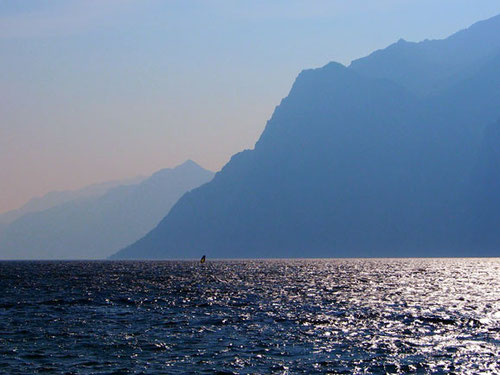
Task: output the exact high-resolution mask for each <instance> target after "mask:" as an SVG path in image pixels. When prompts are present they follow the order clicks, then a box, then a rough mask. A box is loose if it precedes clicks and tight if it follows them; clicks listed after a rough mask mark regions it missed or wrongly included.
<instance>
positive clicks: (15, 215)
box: [0, 177, 144, 226]
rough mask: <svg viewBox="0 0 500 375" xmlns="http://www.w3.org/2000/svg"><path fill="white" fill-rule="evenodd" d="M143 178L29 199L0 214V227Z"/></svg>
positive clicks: (94, 185)
mask: <svg viewBox="0 0 500 375" xmlns="http://www.w3.org/2000/svg"><path fill="white" fill-rule="evenodd" d="M143 179H144V177H134V178H129V179H124V180H116V181H108V182H103V183H99V184H92V185H89V186H86V187H84V188H82V189H78V190H63V191H51V192H49V193H47V194H45V195H44V196H42V197H36V198H32V199H30V200H29V201H28V202H26V203H25V204H24V205H22V206H21V207H19V208H18V209H15V210H11V211H7V212H5V213H3V214H0V225H5V226H7V225H8V224H10V223H12V222H13V221H15V220H17V219H19V218H20V217H21V216H24V215H26V214H29V213H32V212H39V211H44V210H47V209H49V208H52V207H55V206H59V205H61V204H64V203H66V202H69V201H74V200H77V199H86V198H96V197H99V196H101V195H104V194H105V193H106V192H107V191H109V190H110V189H112V188H114V187H117V186H120V185H133V184H138V183H139V182H141V181H142V180H143Z"/></svg>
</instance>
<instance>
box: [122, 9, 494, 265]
mask: <svg viewBox="0 0 500 375" xmlns="http://www.w3.org/2000/svg"><path fill="white" fill-rule="evenodd" d="M499 25H500V17H495V18H493V19H491V20H488V21H485V22H482V23H480V24H478V25H476V26H472V27H470V28H469V29H467V30H464V31H462V32H459V33H457V34H455V35H453V36H452V37H450V38H448V39H446V40H443V41H439V42H438V41H435V42H434V41H433V42H422V43H420V44H413V43H412V44H407V43H405V42H400V43H398V44H401V46H397V45H393V46H390V47H389V48H388V49H387V50H384V51H379V52H377V53H376V54H374V55H371V56H369V57H367V58H365V59H362V60H360V61H359V62H357V63H353V64H351V66H350V67H345V66H343V65H341V64H337V63H330V64H327V65H326V66H324V67H322V68H319V69H310V70H305V71H303V72H302V73H300V75H299V76H298V77H297V79H296V81H295V83H294V85H293V87H292V89H291V91H290V93H289V95H288V96H287V97H286V98H285V99H283V100H282V102H281V103H280V105H279V106H278V107H277V108H276V110H275V111H274V113H273V115H272V117H271V119H270V120H269V121H268V123H267V125H266V128H265V130H264V132H263V134H262V135H261V137H260V139H259V140H258V142H257V143H256V146H255V148H254V150H246V151H244V152H241V153H239V154H237V155H235V156H233V158H232V159H231V161H230V162H229V163H228V164H227V165H226V166H225V167H224V168H223V169H222V170H221V172H219V173H218V174H217V175H216V176H215V178H214V179H213V181H212V182H211V183H209V184H206V185H204V186H202V187H200V188H198V189H196V190H193V191H191V192H190V193H188V194H185V195H184V196H183V197H182V198H181V199H180V200H179V201H178V202H177V204H176V205H175V206H174V207H173V208H172V210H171V211H170V213H169V214H168V215H167V216H166V217H165V218H164V219H163V220H162V221H161V222H160V223H159V225H158V226H157V227H156V228H155V229H154V230H153V231H151V232H150V233H148V234H147V235H146V236H145V237H144V238H142V239H140V240H139V241H137V242H136V243H134V244H132V245H130V246H128V247H127V248H125V249H123V250H122V251H120V252H118V253H117V254H116V255H115V257H116V258H197V257H198V256H199V254H200V253H206V254H208V255H209V256H211V257H221V258H238V257H308V256H314V257H330V256H353V257H358V256H453V255H461V256H462V255H481V254H482V253H481V249H474V248H473V242H470V244H471V245H470V246H469V247H468V248H467V249H463V248H461V247H460V244H461V243H462V242H463V241H464V238H465V236H464V231H463V229H464V228H463V226H461V220H463V215H462V213H461V211H460V208H459V206H460V204H459V203H460V199H461V198H462V197H463V196H464V191H465V190H466V189H467V186H470V181H473V183H474V182H476V181H474V180H472V179H473V178H474V177H473V174H472V173H473V170H474V169H475V168H476V167H475V166H476V165H477V163H478V160H480V154H481V152H482V151H481V150H482V148H483V147H484V142H482V141H481V140H482V138H483V134H484V131H485V129H486V128H487V127H488V126H489V125H490V124H491V123H492V122H493V121H494V120H496V119H498V118H500V105H499V104H500V95H499V94H500V85H497V83H498V82H499V79H500V64H497V61H498V60H497V58H498V56H500V53H497V52H500V50H498V51H497V49H496V48H497V46H500V33H496V34H489V33H487V32H486V31H485V30H488V32H489V31H490V30H496V29H497V28H498V27H499ZM485 34H487V35H485ZM479 36H481V37H482V38H488V41H490V39H493V41H491V42H488V43H486V44H487V46H488V48H483V47H477V46H475V45H474V46H472V45H470V46H469V45H468V43H472V44H476V43H477V39H478V37H479ZM428 46H432V48H430V47H428ZM434 46H437V47H434ZM432 50H435V51H444V52H443V53H442V54H441V55H440V56H438V57H439V58H436V59H435V61H432V64H430V65H429V62H428V59H427V57H428V56H430V55H432V53H430V52H429V51H432ZM401 51H406V52H405V53H401ZM408 51H409V52H408ZM422 51H424V52H425V53H423V52H422ZM450 51H451V52H450ZM464 51H472V52H471V54H472V53H475V55H474V54H472V55H471V54H468V53H465V52H464ZM495 51H497V52H495ZM451 55H453V56H455V57H456V59H457V60H460V59H462V60H460V61H454V62H453V64H454V67H455V68H454V69H450V66H449V65H447V64H445V63H446V61H447V59H448V57H449V56H451ZM408 56H410V57H411V58H410V59H406V60H405V59H403V57H408ZM422 56H423V57H422ZM443 62H444V63H443ZM420 63H421V65H422V69H420V68H419V69H420V70H419V69H414V66H417V67H419V66H420V65H419V64H420ZM391 64H392V65H391ZM436 64H437V65H436ZM435 65H436V66H438V67H439V69H437V70H436V72H437V73H436V74H434V73H431V70H432V69H435V68H436V66H435ZM396 68H397V69H396ZM431 68H432V69H431ZM398 69H399V71H398ZM444 72H446V74H445V73H444ZM448 72H450V73H451V74H448ZM408 77H409V78H408ZM405 78H408V80H405ZM441 78H444V81H440V82H445V81H446V82H445V83H439V84H437V83H438V82H439V80H440V79H441ZM498 147H499V148H500V144H498ZM478 183H479V181H478ZM471 201H472V199H471ZM489 215H491V214H489ZM493 223H494V225H497V224H498V222H497V221H496V219H493ZM499 245H500V244H499ZM484 254H488V255H491V253H490V252H487V253H486V252H485V253H484Z"/></svg>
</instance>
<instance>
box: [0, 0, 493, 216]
mask: <svg viewBox="0 0 500 375" xmlns="http://www.w3.org/2000/svg"><path fill="white" fill-rule="evenodd" d="M498 13H500V3H499V2H498V0H482V1H472V0H470V1H465V0H443V1H440V2H439V4H436V2H435V1H432V0H418V1H417V0H407V1H401V0H383V1H372V2H368V1H348V2H347V1H314V2H310V1H286V2H285V1H276V2H273V3H272V5H270V4H269V3H268V2H263V1H255V2H234V1H229V0H228V1H211V2H208V1H168V2H164V1H118V0H116V1H97V0H91V1H88V0H87V1H22V2H20V1H0V51H1V59H0V72H1V73H0V114H1V118H0V119H1V121H0V212H3V211H7V210H9V209H13V208H15V207H18V206H19V205H21V204H22V203H24V202H25V201H26V200H28V199H29V198H31V197H33V196H37V195H42V194H44V193H46V192H48V191H51V190H61V189H74V188H78V187H81V186H84V185H86V184H90V183H94V182H98V181H105V180H113V179H119V178H124V177H130V176H134V175H145V174H150V173H151V172H153V171H155V170H158V169H161V168H164V167H169V166H174V165H177V164H180V163H181V162H182V161H184V160H186V159H194V160H196V161H197V162H199V163H200V164H201V165H203V166H204V167H206V168H209V169H212V170H217V169H219V168H220V167H222V166H223V165H224V164H225V162H227V160H228V159H229V157H230V156H231V155H232V154H234V153H236V152H238V151H240V150H242V149H245V148H252V147H253V145H254V143H255V141H256V140H257V138H258V137H259V135H260V134H261V132H262V130H263V128H264V126H265V124H266V121H267V119H268V118H269V117H270V115H271V113H272V111H273V109H274V107H275V106H276V105H277V104H278V103H279V101H280V100H281V98H283V97H284V96H286V94H287V92H288V91H289V89H290V85H291V83H292V82H293V79H294V77H296V76H297V74H298V73H299V72H300V71H301V70H302V69H304V68H307V67H318V66H322V65H324V64H326V63H327V62H329V61H332V60H335V61H340V62H342V63H345V64H347V63H349V62H350V61H351V60H352V59H354V58H357V57H361V56H364V55H366V54H368V53H369V52H371V51H373V50H375V49H378V48H382V47H385V46H386V45H388V44H390V43H392V42H393V41H394V40H397V39H399V38H404V39H406V40H411V41H418V40H423V39H426V38H429V39H434V38H442V37H445V36H447V35H449V34H451V33H453V32H455V31H456V30H458V29H461V28H464V27H467V26H469V25H470V24H472V23H474V22H476V21H477V20H480V19H485V18H488V17H491V16H493V15H496V14H498ZM422 24H425V27H422ZM311 41H314V42H311Z"/></svg>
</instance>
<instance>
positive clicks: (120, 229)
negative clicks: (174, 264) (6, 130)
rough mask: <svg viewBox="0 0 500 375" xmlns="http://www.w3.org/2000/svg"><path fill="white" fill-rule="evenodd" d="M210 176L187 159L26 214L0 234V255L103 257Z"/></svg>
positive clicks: (137, 234)
mask: <svg viewBox="0 0 500 375" xmlns="http://www.w3.org/2000/svg"><path fill="white" fill-rule="evenodd" d="M212 177H213V173H212V172H210V171H207V170H205V169H203V168H202V167H200V166H199V165H197V164H196V163H194V162H193V161H187V162H185V163H184V164H182V165H180V166H178V167H176V168H173V169H163V170H160V171H159V172H156V173H155V174H153V175H152V176H150V177H149V178H146V179H144V180H143V181H142V182H140V183H138V184H133V185H121V186H116V187H114V188H112V189H110V190H108V191H107V192H106V193H105V194H104V195H101V196H98V197H92V196H91V197H87V198H80V199H76V200H72V201H69V202H65V203H63V204H61V205H57V206H54V207H51V208H48V209H46V210H43V211H39V212H34V213H29V214H26V215H24V216H22V217H20V218H19V219H17V220H15V221H14V222H12V223H10V224H9V225H8V226H7V227H6V228H5V229H4V231H3V233H2V235H0V258H2V259H96V258H105V257H107V256H109V255H111V254H112V253H114V252H116V251H117V250H119V249H120V248H122V247H123V246H125V245H126V244H128V243H130V242H132V241H135V240H137V239H139V238H140V237H142V236H143V235H144V234H146V233H147V232H148V231H149V230H151V229H152V228H153V227H154V226H155V225H156V224H158V222H159V221H160V220H161V218H162V217H163V216H165V214H166V213H167V212H168V211H169V209H170V208H171V207H172V205H173V204H174V203H175V202H176V201H177V200H178V199H179V198H180V197H181V196H182V195H183V194H184V193H185V192H186V191H189V190H191V189H193V188H195V187H198V186H200V185H202V184H204V183H206V182H208V181H210V179H211V178H212Z"/></svg>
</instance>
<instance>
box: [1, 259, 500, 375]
mask: <svg viewBox="0 0 500 375" xmlns="http://www.w3.org/2000/svg"><path fill="white" fill-rule="evenodd" d="M0 373H2V374H3V373H5V374H26V373H29V374H31V373H44V374H51V373H54V374H63V373H66V374H127V373H138V374H139V373H147V374H186V373H196V374H212V373H219V374H233V373H234V374H247V373H258V374H323V373H333V374H335V373H345V374H351V373H368V374H385V373H417V374H427V373H437V374H448V373H457V374H462V373H475V374H478V373H482V374H486V373H500V259H498V258H496V259H367V260H362V259H337V260H276V261H220V262H218V261H217V262H211V261H207V263H205V264H203V265H200V264H198V263H195V262H0Z"/></svg>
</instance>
